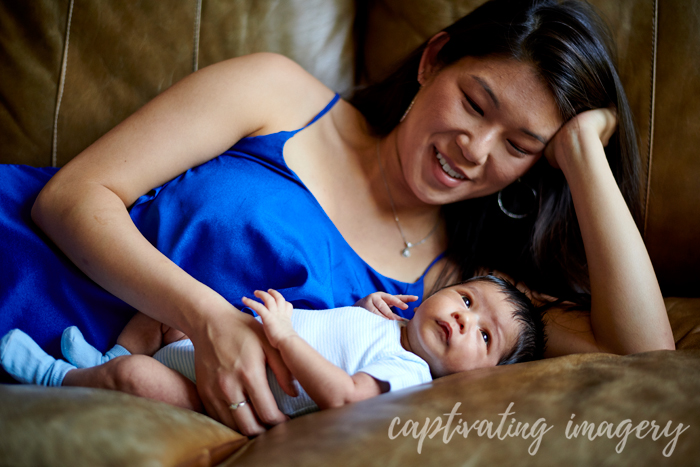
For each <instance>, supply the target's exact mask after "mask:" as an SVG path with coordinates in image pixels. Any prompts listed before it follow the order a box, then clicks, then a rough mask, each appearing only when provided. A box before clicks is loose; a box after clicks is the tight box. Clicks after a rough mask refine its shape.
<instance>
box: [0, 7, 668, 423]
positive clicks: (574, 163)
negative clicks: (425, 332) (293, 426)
mask: <svg viewBox="0 0 700 467" xmlns="http://www.w3.org/2000/svg"><path fill="white" fill-rule="evenodd" d="M592 18H593V16H592V14H591V13H590V12H589V11H588V9H587V8H586V7H585V6H584V5H582V4H579V3H569V2H567V3H564V4H561V5H559V4H557V2H555V1H533V2H515V1H509V0H497V1H494V2H490V3H487V4H486V5H484V6H483V7H481V8H479V9H477V10H476V11H474V12H473V13H472V14H470V15H469V16H467V17H465V18H464V19H463V20H461V21H460V22H458V23H456V24H455V25H453V26H451V27H450V28H447V29H446V30H445V31H443V32H441V33H439V34H437V35H436V36H434V37H433V38H431V39H430V40H429V41H428V42H427V43H426V44H425V45H424V46H422V47H421V48H419V50H418V51H416V53H415V54H414V55H413V56H412V57H409V59H408V61H407V62H406V64H405V65H404V67H403V68H402V70H403V72H402V71H401V70H400V71H399V72H398V73H397V74H396V75H394V76H393V77H392V78H390V79H389V80H388V81H387V82H386V83H384V84H379V85H377V86H376V87H374V88H369V89H367V90H366V91H364V92H363V93H362V94H360V95H358V97H357V100H356V103H357V106H358V107H357V108H356V107H353V106H352V105H350V104H349V103H347V102H344V101H342V100H340V101H337V102H336V100H335V99H334V98H333V93H332V92H331V91H330V90H328V89H327V88H325V87H324V86H323V85H321V84H320V83H319V82H318V81H316V80H315V79H314V78H312V77H311V76H309V75H308V74H307V73H305V72H304V71H303V70H301V69H300V68H299V67H298V66H297V65H295V64H293V63H291V62H289V61H288V60H286V59H284V58H281V57H278V56H272V55H266V54H263V55H254V56H248V57H240V58H236V59H233V60H229V61H226V62H222V63H219V64H217V65H214V66H211V67H208V68H206V69H203V70H201V71H199V72H197V73H195V74H193V75H191V76H189V77H188V78H186V79H184V80H182V81H181V82H180V83H178V84H177V85H175V86H173V87H172V88H171V89H170V90H168V91H167V92H165V93H163V94H162V95H161V96H159V97H157V98H156V99H154V100H153V101H152V102H151V103H149V104H148V105H146V106H145V107H144V108H142V109H141V110H139V111H138V112H137V113H136V114H134V115H133V116H131V117H130V118H128V119H127V120H125V121H124V122H123V123H122V124H120V125H119V126H117V127H116V128H115V129H113V130H112V131H111V132H110V133H108V134H107V135H105V136H104V137H103V138H101V139H100V140H98V141H97V142H96V143H95V144H93V145H92V146H90V147H89V148H88V149H86V150H85V151H84V152H83V153H82V154H80V155H79V156H78V157H76V158H75V159H74V160H73V161H71V162H70V163H69V164H68V165H67V166H66V167H65V168H64V169H62V170H61V171H60V172H58V173H57V174H56V175H55V176H54V177H53V178H51V180H50V182H49V183H47V184H46V186H45V187H44V188H43V190H42V192H41V194H40V195H39V197H38V199H37V200H36V203H35V204H34V206H33V209H32V218H33V219H34V220H35V222H36V223H37V224H38V225H39V226H40V227H41V229H42V230H43V231H44V232H45V233H46V234H47V235H48V236H49V237H50V238H51V239H52V240H53V241H54V242H55V243H56V244H57V245H58V246H59V247H60V249H61V250H63V252H65V254H66V255H67V256H68V257H69V258H70V259H71V260H72V261H73V262H74V263H75V264H76V265H77V266H78V267H79V268H80V269H81V270H82V271H84V272H85V273H86V274H87V275H88V276H89V277H90V278H91V279H93V280H94V281H95V282H96V283H97V284H99V285H101V286H102V287H104V288H105V289H106V290H107V291H108V292H110V293H111V294H113V295H114V296H116V297H118V298H119V299H121V300H123V301H124V302H126V303H127V304H129V305H130V306H131V307H133V308H135V309H138V310H140V311H142V312H143V313H145V314H146V315H149V316H151V317H153V318H155V319H157V320H159V321H161V322H163V323H165V324H167V325H169V326H172V327H174V328H176V329H179V330H181V331H183V332H185V333H186V334H187V335H188V336H189V337H190V338H191V339H192V341H193V342H194V345H195V348H196V349H197V354H196V355H197V362H196V371H197V380H198V381H199V384H198V390H199V393H200V396H201V397H202V400H203V403H204V406H205V408H206V410H207V412H208V413H209V414H211V415H212V416H213V417H215V418H217V419H219V420H221V421H222V422H224V423H226V424H227V425H229V426H232V427H234V428H237V429H239V430H240V431H241V432H243V433H245V434H255V433H259V432H261V431H262V430H263V429H264V427H265V425H273V424H276V423H279V422H281V421H283V420H284V416H283V415H282V414H281V413H280V412H279V410H278V409H277V408H276V406H275V404H274V401H273V398H272V396H271V394H270V392H269V388H268V386H267V382H266V378H265V367H264V364H265V362H267V364H269V365H270V366H271V367H272V369H273V371H274V372H275V373H276V375H277V379H278V380H279V381H280V383H281V384H282V385H283V387H284V386H287V387H289V386H291V385H290V383H289V377H288V372H287V370H286V368H284V365H283V364H282V362H281V360H280V358H279V355H278V354H277V353H276V352H275V351H274V350H273V349H272V348H271V347H270V345H269V344H268V343H267V342H266V340H265V339H264V336H263V333H262V329H261V328H260V326H258V325H257V323H256V322H255V321H254V320H253V318H252V317H251V316H250V315H247V314H245V313H240V312H239V311H238V309H237V308H236V307H235V306H234V305H232V303H235V302H234V300H233V299H230V298H229V297H230V296H237V297H240V296H242V295H244V294H239V293H238V289H237V287H243V288H248V289H249V290H252V289H254V288H260V287H265V288H268V287H274V288H276V289H279V290H283V291H284V293H285V296H288V297H290V301H292V302H293V303H294V304H295V306H302V307H306V308H331V307H333V306H337V305H339V304H340V305H347V304H348V303H354V301H355V300H357V299H359V298H360V297H361V296H364V295H367V294H368V293H371V292H373V291H375V290H376V289H389V290H386V291H387V292H389V293H397V292H395V291H396V290H397V291H398V292H401V293H416V294H417V295H421V296H422V295H423V294H424V293H425V292H426V291H428V290H430V289H432V288H433V287H435V286H438V285H439V283H444V282H448V281H452V280H455V279H458V278H459V276H469V275H472V274H473V272H474V271H475V270H476V269H477V268H479V267H488V268H497V269H499V270H501V271H503V272H504V273H509V274H512V275H514V277H516V278H518V279H521V280H525V285H527V286H531V287H533V289H534V290H537V291H539V292H543V293H548V294H550V295H552V296H556V297H561V298H564V299H569V300H571V299H574V300H576V301H577V302H579V303H583V304H584V305H586V303H585V302H586V296H587V293H588V292H590V297H591V299H590V313H575V312H569V313H567V314H564V311H563V310H562V309H561V308H557V307H552V308H550V309H549V311H548V315H547V319H548V326H547V332H548V334H549V350H548V355H550V356H553V355H561V354H566V353H572V352H589V351H597V350H602V351H610V352H616V353H632V352H639V351H645V350H653V349H662V348H673V338H672V336H671V331H670V326H669V323H668V319H667V316H666V312H665V308H664V305H663V300H662V298H661V294H660V292H659V288H658V284H657V282H656V278H655V276H654V273H653V269H652V267H651V263H650V261H649V258H648V255H647V253H646V250H645V248H644V244H643V242H642V239H641V237H640V235H639V232H638V230H637V228H636V225H635V222H634V218H633V216H632V215H631V214H630V209H628V207H627V204H629V205H630V206H632V212H633V213H636V212H637V207H636V206H637V203H638V200H637V197H636V193H637V191H635V190H636V186H637V179H636V178H635V177H636V172H635V170H636V165H635V164H636V163H637V154H636V149H635V145H634V136H633V131H632V127H631V125H630V117H629V109H628V106H627V103H626V101H625V97H624V93H623V91H622V88H621V86H620V83H619V79H618V78H617V75H616V72H615V70H614V67H613V65H612V61H611V60H610V54H609V52H608V51H607V50H606V48H605V47H604V46H603V45H602V44H603V42H602V40H603V39H602V38H603V37H604V34H603V33H602V32H600V28H599V26H598V25H597V23H596V22H595V20H594V19H592ZM377 96H379V97H381V98H382V99H381V100H378V98H377ZM329 102H330V104H329ZM372 104H374V105H372ZM608 107H610V109H609V108H608ZM358 108H359V109H360V110H358ZM321 109H323V110H322V111H321V112H320V113H319V110H321ZM618 121H619V124H618ZM616 127H617V128H618V129H617V131H615V129H616ZM290 131H292V132H291V133H290ZM242 138H245V139H243V140H242ZM239 141H240V142H239ZM237 142H239V143H238V144H237V145H236V146H235V147H234V148H232V149H231V150H229V151H227V150H228V149H229V148H231V147H232V146H233V145H234V144H236V143H237ZM606 143H609V144H608V150H607V154H608V157H607V159H606V152H605V151H604V146H605V144H606ZM224 152H226V156H225V157H219V158H216V156H217V155H219V154H222V153H224ZM263 153H264V154H263ZM270 154H272V156H270ZM543 155H545V156H546V161H545V158H543V157H542V156H543ZM228 156H234V157H228ZM608 161H609V162H608ZM547 162H549V163H550V164H551V165H552V166H553V167H559V168H560V169H557V170H555V169H553V168H550V167H549V166H548V165H547ZM200 164H201V165H200ZM181 174H182V175H181ZM47 178H48V176H47ZM42 184H43V182H42ZM521 184H522V185H521ZM618 184H619V185H620V187H621V188H618ZM511 186H513V187H518V186H520V187H521V191H523V192H524V193H531V192H532V191H533V189H534V192H535V194H536V196H538V197H539V199H538V201H537V202H535V203H534V204H533V205H532V206H517V208H518V209H516V207H513V206H510V205H509V203H508V198H509V195H508V194H509V193H511V191H512V189H511ZM154 187H155V188H154ZM522 187H525V188H524V190H522ZM621 190H622V192H621ZM623 193H624V194H625V196H623ZM144 194H145V195H144ZM516 198H517V200H520V199H521V198H522V196H516ZM625 198H626V200H627V204H626V203H625ZM499 201H500V204H501V205H503V212H501V211H500V210H499V211H496V210H498V209H499V208H498V202H499ZM519 204H523V203H519ZM573 208H575V216H574V209H573ZM494 211H496V212H500V213H501V214H500V215H501V216H503V218H502V220H501V219H500V218H494V217H493V215H492V213H493V212H494ZM504 213H508V215H510V216H523V215H527V216H526V217H525V218H523V219H524V220H523V222H521V223H520V222H516V219H511V218H510V217H508V216H507V215H506V214H504ZM528 214H529V215H528ZM510 220H512V221H513V222H514V223H513V224H508V223H505V222H503V221H510ZM517 220H520V219H517ZM576 220H578V225H579V226H580V234H579V229H577V228H575V226H576ZM154 245H156V246H157V249H156V248H154ZM494 245H495V246H496V247H494ZM584 246H585V255H584V252H583V248H584ZM159 250H160V251H159ZM443 252H446V256H445V257H442V258H440V255H441V254H442V253H443ZM164 253H165V254H164ZM436 258H439V259H438V264H436V265H435V266H434V267H431V265H432V262H433V261H434V260H435V259H436ZM487 258H488V261H487V260H486V259H487ZM491 258H493V259H491ZM543 258H547V261H544V260H543ZM25 260H26V261H29V258H25ZM30 264H31V263H30ZM5 274H7V273H5ZM560 278H563V279H560ZM417 279H418V280H417ZM589 279H590V281H589ZM76 280H77V279H76ZM76 280H73V279H70V280H68V281H67V286H65V287H62V288H63V289H69V290H73V286H74V282H75V281H76ZM334 281H335V282H339V283H342V284H343V285H342V287H334ZM348 284H349V285H350V286H348ZM525 285H524V286H525ZM81 287H82V288H84V290H83V291H82V292H81V293H80V294H78V295H80V296H79V297H78V296H76V295H71V297H70V300H63V301H62V302H61V301H60V300H56V299H54V298H53V297H43V296H42V297H40V298H41V300H44V299H45V298H48V300H45V302H46V303H48V305H45V304H44V302H40V303H37V305H36V307H37V308H38V311H39V312H41V311H42V308H41V307H42V306H54V307H60V306H61V305H63V306H67V307H70V306H74V302H79V301H80V300H83V299H84V297H85V296H87V295H91V296H99V299H100V300H103V296H106V295H107V294H102V292H98V291H96V290H93V289H91V288H90V286H88V285H85V284H83V285H81ZM370 288H374V289H375V290H368V289H370ZM392 288H393V290H392ZM340 289H342V290H346V289H347V290H351V291H352V293H351V294H350V296H340V295H339V294H340V293H341V292H340ZM398 289H402V290H398ZM416 289H419V290H416ZM249 290H248V291H247V293H250V292H249ZM581 294H583V295H581ZM10 295H11V293H9V294H8V293H5V292H3V303H4V304H3V306H5V307H7V306H8V305H7V303H10V302H11V300H8V297H9V296H10ZM16 295H17V294H15V296H16ZM44 295H46V294H44ZM353 296H356V298H355V300H352V301H351V299H352V297H353ZM110 297H111V296H110ZM582 297H583V298H582ZM23 300H25V302H26V300H27V299H26V298H23ZM31 300H35V298H34V297H32V298H31ZM107 301H108V299H107V298H104V302H105V303H106V302H107ZM336 302H340V303H336ZM80 303H82V302H80ZM100 303H102V302H100ZM106 306H107V305H105V307H106ZM115 306H116V305H115ZM101 312H103V313H105V314H106V315H108V316H112V315H109V313H110V311H109V310H107V309H106V308H105V311H101ZM3 313H5V311H4V309H3ZM119 313H121V314H119ZM119 313H116V314H115V316H127V318H128V313H127V312H126V311H123V310H122V311H120V312H119ZM110 319H111V318H110ZM119 319H121V318H114V319H113V321H114V322H115V323H116V322H117V321H119ZM71 324H78V325H80V324H81V323H71ZM3 325H4V324H3ZM61 326H62V327H61V328H60V329H62V328H63V327H65V326H64V325H63V323H62V324H61ZM95 326H96V325H95ZM14 327H17V326H14ZM82 327H83V328H86V326H82ZM89 327H90V326H87V328H89ZM115 328H116V329H117V330H118V329H121V327H119V326H115ZM4 332H5V330H4V329H3V330H2V333H4ZM103 350H104V349H103ZM113 362H114V364H119V360H118V359H115V360H114V361H113ZM128 370H129V369H128V368H125V369H124V371H125V372H128ZM122 389H125V388H122ZM126 389H127V390H128V388H126ZM141 395H146V396H147V395H148V391H147V390H145V392H142V393H141ZM245 400H250V401H251V402H252V403H251V404H245V405H242V404H240V402H242V401H245ZM239 406H240V408H237V407H239Z"/></svg>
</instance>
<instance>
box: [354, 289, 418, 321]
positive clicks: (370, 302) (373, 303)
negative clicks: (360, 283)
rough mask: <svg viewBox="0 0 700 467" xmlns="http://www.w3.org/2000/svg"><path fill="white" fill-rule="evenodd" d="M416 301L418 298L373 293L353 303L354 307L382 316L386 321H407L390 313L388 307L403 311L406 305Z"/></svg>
mask: <svg viewBox="0 0 700 467" xmlns="http://www.w3.org/2000/svg"><path fill="white" fill-rule="evenodd" d="M416 300H418V297H417V296H415V295H391V294H388V293H386V292H374V293H371V294H369V295H367V296H366V297H365V298H362V299H360V300H359V301H358V302H357V303H355V306H359V307H362V308H364V309H365V310H367V311H371V312H372V313H374V314H375V315H379V316H383V317H385V318H387V319H393V320H397V321H408V320H407V319H406V318H402V317H401V316H399V315H397V314H396V313H394V312H393V311H391V308H389V307H392V306H395V307H398V308H401V309H402V310H405V309H406V308H408V305H406V303H408V302H415V301H416Z"/></svg>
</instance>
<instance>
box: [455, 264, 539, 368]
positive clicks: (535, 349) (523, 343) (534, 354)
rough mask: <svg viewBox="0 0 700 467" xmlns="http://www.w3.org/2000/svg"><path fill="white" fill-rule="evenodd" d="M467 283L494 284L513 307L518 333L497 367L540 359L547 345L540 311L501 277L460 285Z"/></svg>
mask: <svg viewBox="0 0 700 467" xmlns="http://www.w3.org/2000/svg"><path fill="white" fill-rule="evenodd" d="M469 282H489V283H491V284H494V285H495V286H496V287H498V289H499V290H500V291H501V292H502V293H503V294H505V295H506V301H507V302H508V303H510V304H511V305H513V307H514V309H513V314H512V316H513V318H514V319H515V320H516V321H517V323H518V325H519V326H518V327H519V328H520V332H519V333H518V338H517V340H516V342H515V345H513V347H511V348H510V350H508V351H507V352H506V353H505V354H504V355H503V356H502V357H501V359H500V360H499V361H498V363H497V365H510V364H513V363H520V362H529V361H532V360H538V359H540V358H542V356H543V354H544V350H545V348H546V345H547V336H546V334H545V332H544V321H543V319H542V310H541V309H540V308H538V307H536V306H535V305H533V303H532V301H530V299H529V298H528V296H527V295H525V294H524V293H523V292H521V291H520V290H518V288H517V287H516V286H515V285H513V284H512V283H510V282H509V281H507V280H506V279H503V278H501V277H498V276H493V275H486V276H476V277H472V278H471V279H467V280H466V281H464V282H462V284H467V283H469Z"/></svg>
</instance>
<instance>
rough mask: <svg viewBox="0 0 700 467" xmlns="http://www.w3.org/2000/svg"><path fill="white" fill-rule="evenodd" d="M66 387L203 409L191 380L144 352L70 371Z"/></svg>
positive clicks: (201, 410) (64, 384)
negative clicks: (106, 390)
mask: <svg viewBox="0 0 700 467" xmlns="http://www.w3.org/2000/svg"><path fill="white" fill-rule="evenodd" d="M63 386H80V387H89V388H101V389H112V390H116V391H121V392H125V393H127V394H131V395H134V396H140V397H146V398H148V399H154V400H158V401H161V402H166V403H168V404H171V405H175V406H177V407H182V408H185V409H189V410H194V411H196V412H203V411H204V407H203V405H202V401H201V400H200V398H199V394H198V393H197V387H196V386H195V385H194V383H193V382H192V381H190V380H189V379H187V378H186V377H184V376H182V375H181V374H180V373H178V372H177V371H175V370H171V369H170V368H168V367H166V366H165V365H163V364H162V363H160V362H158V361H157V360H155V359H154V358H152V357H148V356H145V355H129V356H122V357H117V358H115V359H113V360H110V361H108V362H107V363H105V364H103V365H100V366H95V367H92V368H78V369H75V370H71V371H69V372H68V373H67V374H66V375H65V377H64V379H63Z"/></svg>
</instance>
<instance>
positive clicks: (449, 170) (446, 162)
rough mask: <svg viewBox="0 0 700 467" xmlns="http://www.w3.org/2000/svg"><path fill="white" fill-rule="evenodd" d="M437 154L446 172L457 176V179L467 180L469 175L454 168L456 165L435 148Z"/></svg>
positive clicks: (454, 176)
mask: <svg viewBox="0 0 700 467" xmlns="http://www.w3.org/2000/svg"><path fill="white" fill-rule="evenodd" d="M435 155H436V157H437V160H438V162H439V163H440V166H441V167H442V170H443V172H445V173H446V174H447V175H449V176H450V177H452V178H456V179H457V180H466V178H467V177H466V176H465V175H463V174H461V173H459V172H457V171H456V170H455V169H453V166H454V165H453V164H452V163H450V160H449V159H447V158H446V157H445V156H443V155H442V154H440V152H439V151H438V150H435ZM460 172H461V171H460Z"/></svg>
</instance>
